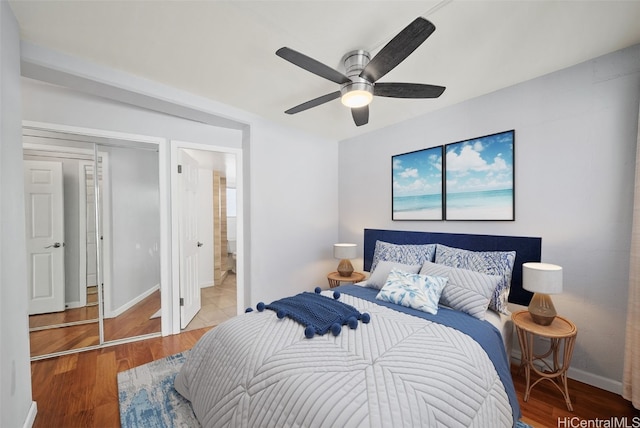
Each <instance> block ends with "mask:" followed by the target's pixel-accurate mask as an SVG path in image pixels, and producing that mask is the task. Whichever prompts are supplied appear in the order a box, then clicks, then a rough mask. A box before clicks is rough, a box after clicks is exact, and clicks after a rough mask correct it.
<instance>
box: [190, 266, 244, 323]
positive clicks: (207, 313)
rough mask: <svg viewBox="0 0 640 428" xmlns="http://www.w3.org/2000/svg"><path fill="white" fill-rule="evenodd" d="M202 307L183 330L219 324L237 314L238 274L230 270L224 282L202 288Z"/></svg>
mask: <svg viewBox="0 0 640 428" xmlns="http://www.w3.org/2000/svg"><path fill="white" fill-rule="evenodd" d="M200 296H201V300H202V308H201V309H200V312H198V314H197V315H196V316H195V318H193V320H191V322H190V323H189V325H187V327H186V328H184V329H183V330H182V331H188V330H195V329H198V328H202V327H209V326H213V325H218V324H220V323H221V322H223V321H226V320H228V319H229V318H232V317H234V316H236V315H237V308H236V275H235V274H234V273H232V272H229V273H228V275H227V277H226V278H225V279H224V281H222V284H220V285H216V286H213V287H206V288H202V289H201V294H200Z"/></svg>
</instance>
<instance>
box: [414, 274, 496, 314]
mask: <svg viewBox="0 0 640 428" xmlns="http://www.w3.org/2000/svg"><path fill="white" fill-rule="evenodd" d="M420 275H430V276H440V277H443V278H447V279H448V281H447V285H446V286H445V287H444V290H442V294H441V295H440V304H442V305H444V306H448V307H450V308H451V309H455V310H456V311H460V312H464V313H467V314H469V315H471V316H472V317H474V318H478V319H479V320H484V319H485V314H486V312H487V308H488V307H489V301H490V300H491V297H492V296H493V292H494V290H495V289H496V287H497V286H498V284H499V283H500V280H501V279H502V277H500V276H496V275H487V274H484V273H480V272H474V271H472V270H468V269H461V268H453V267H450V266H445V265H439V264H436V263H431V262H424V265H422V269H420Z"/></svg>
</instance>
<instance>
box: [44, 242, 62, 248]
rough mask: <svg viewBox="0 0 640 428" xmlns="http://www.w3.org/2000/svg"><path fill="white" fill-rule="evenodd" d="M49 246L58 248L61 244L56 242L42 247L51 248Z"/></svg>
mask: <svg viewBox="0 0 640 428" xmlns="http://www.w3.org/2000/svg"><path fill="white" fill-rule="evenodd" d="M51 247H53V248H60V247H62V244H60V243H59V242H56V243H54V244H51V245H47V246H46V247H44V248H51Z"/></svg>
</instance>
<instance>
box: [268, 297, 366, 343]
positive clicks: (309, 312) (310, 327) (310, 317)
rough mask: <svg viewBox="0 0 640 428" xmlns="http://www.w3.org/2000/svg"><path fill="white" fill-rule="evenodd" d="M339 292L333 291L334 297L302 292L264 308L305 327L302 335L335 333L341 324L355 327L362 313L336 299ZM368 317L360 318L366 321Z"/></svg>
mask: <svg viewBox="0 0 640 428" xmlns="http://www.w3.org/2000/svg"><path fill="white" fill-rule="evenodd" d="M339 297H340V293H334V299H332V298H330V297H325V296H322V295H320V294H317V293H309V292H304V293H300V294H297V295H295V296H291V297H285V298H284V299H280V300H276V301H274V302H272V303H270V304H268V305H265V306H264V308H265V309H270V310H272V311H275V312H276V313H277V315H278V318H284V317H288V318H291V319H292V320H294V321H297V322H298V323H300V324H302V325H304V326H305V336H306V337H307V338H312V337H313V336H314V335H316V334H318V335H320V336H322V335H323V334H325V333H327V332H328V331H329V330H331V332H332V333H333V334H334V335H335V336H337V335H338V334H340V331H341V329H342V326H343V325H346V324H349V327H350V328H356V327H357V326H358V320H359V319H363V314H361V313H360V312H358V310H357V309H356V308H354V307H353V306H350V305H347V304H345V303H342V302H339V301H337V299H338V298H339ZM367 320H368V317H366V316H365V317H364V319H363V322H366V321H367Z"/></svg>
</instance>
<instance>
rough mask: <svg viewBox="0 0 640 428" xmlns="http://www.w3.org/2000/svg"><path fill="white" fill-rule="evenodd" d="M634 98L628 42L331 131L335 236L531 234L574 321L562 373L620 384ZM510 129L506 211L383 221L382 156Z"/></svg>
mask: <svg viewBox="0 0 640 428" xmlns="http://www.w3.org/2000/svg"><path fill="white" fill-rule="evenodd" d="M496 72H499V70H496ZM450 90H455V88H450ZM639 101H640V46H636V47H633V48H630V49H626V50H624V51H621V52H617V53H614V54H610V55H607V56H604V57H602V58H597V59H594V60H592V61H589V62H586V63H584V64H581V65H578V66H575V67H572V68H569V69H566V70H563V71H560V72H556V73H553V74H551V75H548V76H544V77H541V78H538V79H535V80H532V81H529V82H525V83H522V84H519V85H516V86H513V87H510V88H507V89H504V90H501V91H498V92H495V93H492V94H489V95H486V96H482V97H479V98H476V99H473V100H470V101H468V102H464V103H461V104H458V105H456V106H453V107H450V108H446V109H443V110H440V111H437V112H434V113H431V114H428V115H425V116H422V117H419V118H416V119H414V120H411V121H408V122H405V123H402V124H400V125H397V126H394V127H389V128H386V129H383V130H381V131H378V132H373V133H370V134H367V135H364V136H361V137H359V138H354V139H351V140H347V141H342V142H341V143H340V157H339V159H340V172H339V173H340V239H341V240H345V241H353V242H359V243H362V235H363V232H362V230H363V228H366V227H369V228H387V229H403V230H422V231H435V232H459V233H483V234H498V235H523V236H540V237H542V259H543V261H546V262H550V263H556V264H559V265H561V266H563V268H564V292H563V294H561V295H557V296H554V298H553V299H554V303H555V306H556V309H557V310H558V312H559V313H560V314H561V315H563V316H566V317H568V318H569V319H571V320H572V321H573V322H575V323H576V324H577V327H578V336H577V343H576V348H575V351H574V355H573V361H572V365H571V367H572V371H571V372H570V376H572V377H574V378H578V379H581V380H584V381H586V382H589V383H592V384H597V385H598V386H600V387H604V388H607V389H609V390H614V391H617V392H619V391H620V381H621V379H622V367H623V346H624V325H625V319H626V300H627V287H628V272H629V246H630V232H631V210H632V206H633V201H632V197H633V196H632V195H633V193H632V192H633V177H634V159H635V150H636V131H637V124H638V103H639ZM374 102H375V101H374ZM398 102H402V101H398ZM425 102H428V101H425ZM509 129H515V132H516V137H515V138H516V141H515V174H516V180H515V188H516V221H514V222H469V221H464V222H437V221H436V222H415V221H414V222H408V221H405V222H401V221H396V222H394V221H392V220H391V156H392V155H394V154H399V153H405V152H409V151H413V150H418V149H422V148H428V147H434V146H439V145H442V144H447V143H451V142H456V141H460V140H464V139H467V138H472V137H476V136H482V135H486V134H490V133H494V132H499V131H505V130H509ZM360 251H362V248H360ZM360 268H362V265H361V264H360Z"/></svg>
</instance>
